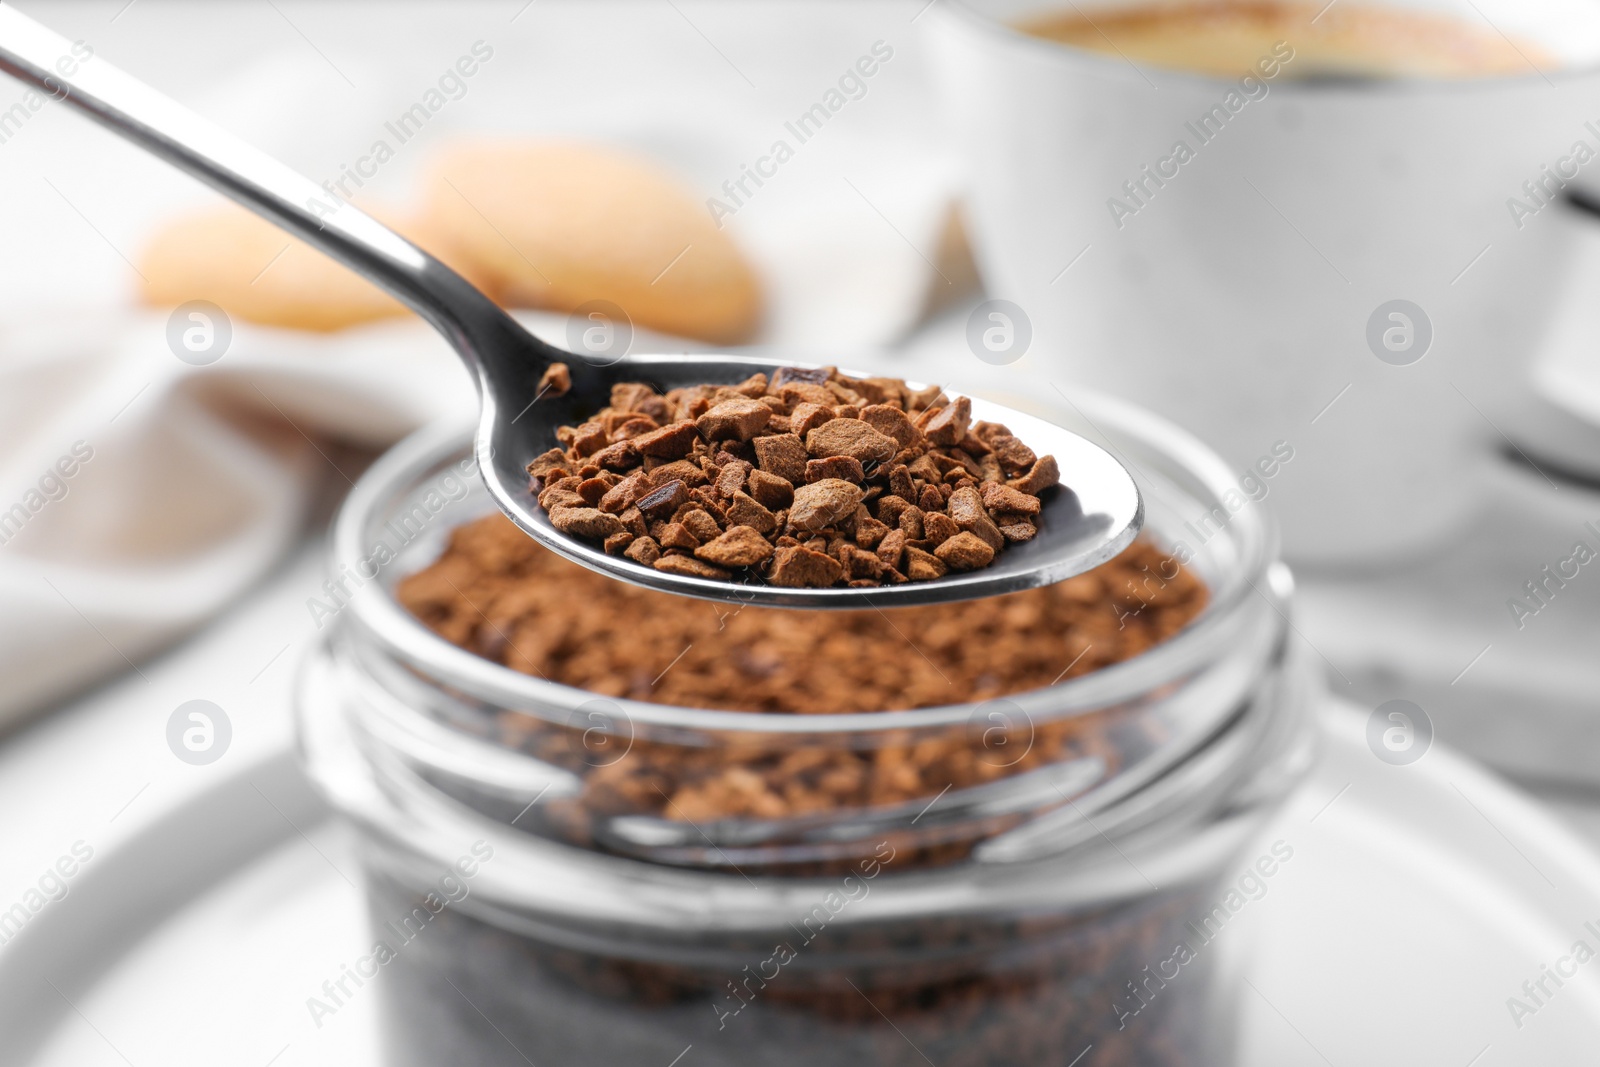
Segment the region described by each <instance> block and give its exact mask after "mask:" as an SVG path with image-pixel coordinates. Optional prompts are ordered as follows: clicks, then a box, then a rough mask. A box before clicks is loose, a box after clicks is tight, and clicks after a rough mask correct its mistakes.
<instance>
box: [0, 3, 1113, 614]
mask: <svg viewBox="0 0 1600 1067" xmlns="http://www.w3.org/2000/svg"><path fill="white" fill-rule="evenodd" d="M72 56H73V53H72V45H71V43H70V42H68V41H67V40H65V39H64V38H62V37H60V36H59V35H57V34H55V33H53V32H52V31H50V30H48V29H46V28H45V27H43V26H40V25H39V24H38V23H36V22H34V21H33V20H31V19H29V18H27V17H26V16H24V15H22V14H21V13H19V12H18V11H17V10H16V9H15V8H13V7H11V6H10V5H7V4H0V70H4V71H5V72H6V73H8V74H11V75H13V76H14V77H16V78H19V79H21V80H22V81H24V82H27V83H29V84H31V85H33V86H35V87H37V88H39V89H41V90H42V91H44V92H45V93H47V94H49V95H50V96H51V97H52V98H54V99H57V100H60V101H62V102H63V103H66V104H69V105H71V106H72V107H75V108H77V109H79V110H80V111H83V112H85V113H87V114H88V115H90V116H91V117H92V118H94V119H95V120H96V121H98V122H100V123H101V124H102V125H104V126H106V127H108V128H109V129H111V130H112V131H113V132H115V133H118V134H121V135H122V136H123V137H125V138H127V139H128V140H129V141H132V142H133V143H134V144H136V145H138V146H139V147H141V148H143V149H145V150H146V151H148V152H151V153H153V154H154V155H157V156H160V157H161V158H162V159H165V160H166V161H167V162H169V163H172V164H173V165H175V166H177V167H178V168H179V169H181V170H185V171H187V172H189V173H190V174H191V175H193V176H194V177H196V178H199V179H200V180H201V181H203V182H205V183H206V184H208V185H211V186H212V187H214V188H215V189H217V190H218V191H220V192H221V193H223V194H224V195H226V196H229V197H232V198H233V199H234V200H236V201H238V202H239V203H241V204H243V205H244V206H245V207H248V208H250V209H251V210H253V211H255V212H256V213H257V214H259V215H261V216H263V217H264V218H266V219H267V220H268V221H270V222H272V223H274V224H275V225H277V226H280V227H282V228H283V229H284V230H285V231H287V232H289V233H291V234H293V235H294V236H296V237H299V238H301V239H302V240H304V241H306V242H307V243H309V244H311V245H313V246H315V247H316V248H318V249H320V250H322V251H323V252H325V253H327V254H328V255H330V256H332V257H333V258H334V259H336V260H338V261H339V262H341V263H343V264H345V265H346V266H348V267H349V268H351V269H352V270H354V271H356V272H357V273H359V274H361V275H363V276H364V277H366V278H368V279H369V280H371V281H372V282H374V283H375V284H377V285H378V286H380V287H381V288H383V289H384V290H386V291H387V292H389V293H390V294H391V295H393V296H394V297H396V298H397V299H399V300H400V301H402V302H403V303H405V304H406V305H408V306H409V307H410V308H411V309H412V310H414V311H415V312H416V313H417V314H418V315H421V316H422V317H423V318H424V319H426V320H427V321H428V322H429V323H430V324H432V326H433V327H434V329H436V330H438V331H439V332H440V333H441V334H443V335H444V337H445V340H447V341H448V342H449V343H450V346H451V347H452V348H454V349H455V350H456V353H457V354H458V355H460V357H461V359H462V361H463V362H464V363H466V365H467V367H468V369H469V370H471V371H472V374H473V377H474V379H475V381H476V382H477V385H478V395H479V398H480V401H481V405H482V414H481V418H480V421H479V424H478V432H477V445H476V450H477V458H478V466H479V469H480V471H481V472H482V474H483V478H484V481H485V483H486V484H487V485H488V487H489V491H490V493H491V494H492V495H493V497H494V499H495V502H496V503H497V504H498V505H499V506H500V509H501V510H502V511H504V512H505V513H506V515H508V516H509V517H510V518H511V519H512V521H514V522H515V523H516V524H517V525H518V526H520V527H521V528H522V529H523V530H525V531H527V533H528V534H530V535H531V536H532V537H534V538H535V539H536V540H538V541H539V542H540V543H541V544H543V545H545V546H546V547H547V548H550V549H552V550H553V551H555V552H557V553H559V554H561V555H563V556H566V557H567V558H568V559H571V560H574V561H575V562H578V563H581V564H583V565H584V566H586V567H590V568H593V569H594V570H597V571H601V572H603V573H605V574H608V575H611V576H612V577H614V578H620V579H621V580H623V581H626V582H633V583H635V584H638V585H645V586H650V587H652V588H655V589H660V590H664V591H666V592H669V593H678V594H682V595H684V596H693V597H700V598H703V599H706V600H720V601H737V602H740V603H746V604H764V605H771V606H777V607H805V608H868V607H880V608H881V607H891V606H895V607H899V606H905V605H910V604H930V603H939V602H945V601H955V600H967V599H971V598H974V597H984V596H993V595H996V594H999V593H1007V592H1012V591H1015V590H1018V589H1027V588H1030V587H1033V586H1040V585H1047V584H1050V583H1053V582H1057V581H1060V580H1062V579H1064V578H1069V577H1071V576H1072V575H1075V574H1080V573H1082V572H1083V571H1086V570H1088V569H1090V568H1091V567H1094V566H1096V565H1098V564H1100V563H1103V562H1105V561H1106V560H1108V559H1110V558H1111V557H1112V556H1115V555H1116V554H1117V553H1118V552H1120V551H1122V549H1124V548H1125V547H1127V545H1128V544H1129V543H1131V542H1132V541H1133V539H1134V537H1135V536H1136V535H1137V534H1138V532H1139V529H1140V526H1141V524H1142V523H1143V518H1144V508H1143V502H1142V500H1141V499H1140V496H1139V491H1138V489H1137V487H1136V486H1135V485H1134V482H1133V479H1132V477H1130V476H1129V474H1128V472H1127V471H1126V470H1125V469H1123V467H1122V465H1121V464H1120V463H1118V462H1117V461H1116V460H1115V459H1113V458H1112V457H1111V456H1110V455H1109V454H1108V453H1106V452H1105V451H1104V450H1102V449H1101V448H1099V447H1098V446H1096V445H1094V444H1092V443H1090V442H1089V441H1086V440H1084V439H1083V438H1081V437H1079V436H1078V435H1076V434H1073V433H1070V432H1068V431H1066V430H1064V429H1062V428H1060V427H1058V426H1053V425H1051V424H1049V423H1047V422H1045V421H1043V420H1042V419H1038V418H1035V417H1033V416H1030V415H1026V414H1023V413H1021V412H1018V411H1012V410H1010V409H1007V408H1003V407H1000V406H998V405H995V404H990V403H986V402H984V401H981V400H978V399H976V398H974V399H973V400H972V410H973V415H974V417H975V418H978V419H985V420H988V421H990V422H1000V423H1005V424H1006V425H1007V426H1009V427H1010V428H1011V430H1012V431H1013V432H1014V433H1015V434H1016V435H1017V437H1018V438H1020V439H1021V440H1022V441H1024V442H1026V443H1027V444H1028V445H1029V446H1030V447H1032V448H1033V449H1034V450H1035V451H1036V452H1037V453H1039V454H1040V455H1044V454H1046V453H1051V454H1054V455H1055V457H1056V459H1057V460H1058V461H1059V463H1060V465H1061V471H1062V478H1063V480H1064V483H1065V484H1064V485H1062V486H1060V487H1057V488H1055V489H1049V490H1046V491H1045V496H1044V507H1043V510H1042V512H1041V514H1040V516H1039V534H1038V536H1037V537H1035V538H1034V539H1033V540H1032V541H1029V542H1027V543H1025V544H1021V545H1012V546H1010V547H1008V548H1007V549H1006V550H1005V551H1003V552H1001V553H1000V554H999V555H998V556H997V557H996V559H995V562H994V563H993V564H992V565H991V566H989V567H986V568H984V569H982V570H978V571H973V572H969V573H965V574H953V575H950V576H948V577H945V578H940V579H937V580H935V581H930V582H911V583H905V584H901V585H896V586H885V587H882V588H873V589H850V588H844V589H789V588H780V587H778V586H772V585H766V584H761V583H760V582H759V580H757V579H752V580H750V581H747V582H718V581H711V580H707V579H704V578H690V577H684V576H681V575H675V574H668V573H665V572H663V571H658V570H654V569H651V568H647V567H643V566H641V565H639V564H637V563H635V562H633V561H632V560H628V559H622V558H618V557H613V556H608V555H606V554H605V553H604V552H603V551H601V550H600V549H599V548H597V547H594V546H591V545H588V544H584V543H582V542H579V541H576V540H574V539H572V538H569V537H567V536H566V535H565V534H562V533H561V532H559V531H558V530H556V529H555V528H554V527H553V526H551V524H550V520H549V517H548V516H547V515H546V514H545V512H544V511H543V509H541V508H540V507H539V506H538V502H537V500H536V498H535V495H534V494H533V493H532V492H531V491H530V489H529V484H528V475H527V470H526V465H527V463H528V462H529V461H530V460H531V459H532V458H533V457H535V456H537V455H539V454H540V453H541V452H544V451H545V450H547V449H549V448H551V447H553V446H554V445H555V444H556V443H557V442H556V428H557V427H559V426H562V425H570V424H573V423H578V422H582V421H583V420H584V418H585V417H586V416H587V415H589V414H592V413H593V412H596V411H598V410H599V409H600V408H603V407H605V406H606V404H607V403H608V401H609V398H610V393H611V386H612V385H613V384H615V383H617V382H627V381H645V382H649V383H650V384H652V385H654V386H655V387H657V388H658V389H661V390H663V391H664V390H667V389H672V388H677V387H679V386H689V385H698V384H702V383H711V384H729V385H731V384H734V383H737V382H741V381H744V380H745V379H746V378H749V377H750V376H751V375H753V374H756V373H758V372H762V373H766V374H767V375H768V376H769V377H770V376H771V375H772V374H773V373H774V372H776V371H777V370H778V369H779V368H780V367H783V366H797V365H798V364H792V363H784V362H781V361H778V360H772V359H762V358H758V357H754V356H747V355H734V354H719V355H659V356H634V357H629V358H626V359H623V360H621V361H618V362H610V363H608V365H598V364H596V363H595V362H586V361H585V360H584V358H583V357H581V356H575V355H573V354H570V353H567V352H563V351H561V350H560V349H557V348H554V347H552V346H550V345H547V344H545V343H544V342H543V341H540V340H539V339H538V338H536V337H534V336H533V335H532V334H530V333H528V331H527V330H525V329H523V327H522V326H520V325H519V324H518V323H517V322H516V321H515V320H514V319H512V318H511V316H510V315H508V314H506V313H505V312H504V311H503V310H501V309H500V308H499V307H498V306H497V305H496V304H495V303H494V302H493V301H492V300H490V299H489V298H488V297H487V296H485V295H484V294H483V293H481V292H479V291H478V290H477V289H475V288H473V287H472V286H471V285H469V284H468V283H467V281H466V280H465V279H463V278H462V277H461V276H460V275H459V274H457V273H455V272H454V271H452V270H451V269H450V268H448V267H446V266H445V265H444V264H442V263H440V262H439V261H438V260H437V259H434V258H433V257H432V256H430V255H428V253H426V252H424V251H422V250H421V249H419V248H417V247H416V246H415V245H413V244H411V243H410V242H409V241H407V240H405V239H404V238H403V237H401V236H399V235H398V234H396V233H394V232H393V231H391V230H389V229H387V228H386V227H384V226H382V225H380V224H379V223H377V222H376V221H374V220H373V219H372V218H370V217H369V216H367V215H364V214H362V213H361V212H360V211H358V210H357V209H356V208H354V207H351V206H350V205H348V204H345V205H342V206H340V207H339V208H338V209H337V210H336V211H334V212H333V213H332V214H319V212H318V211H314V210H313V207H312V205H317V207H318V208H319V209H321V210H322V211H325V210H326V199H327V198H326V195H325V193H324V190H323V189H322V188H321V187H319V186H317V185H315V184H314V183H312V182H311V181H309V180H308V179H306V178H304V177H302V176H301V175H299V174H296V173H295V172H294V171H292V170H290V169H289V168H288V167H286V166H284V165H283V164H282V163H279V162H278V161H277V160H275V159H273V158H271V157H270V156H267V155H266V154H265V153H262V152H260V151H258V150H256V149H254V148H252V147H250V146H249V145H247V144H245V143H244V142H243V141H240V140H239V139H238V138H236V137H234V136H232V135H231V134H228V133H226V132H224V131H223V130H221V129H219V128H217V127H216V126H214V125H212V124H211V123H209V122H207V121H205V120H204V119H202V118H200V117H199V116H198V115H195V114H194V113H193V112H191V111H189V110H188V109H187V108H185V107H183V106H182V105H180V104H178V103H177V102H176V101H173V100H171V99H169V98H167V97H166V96H163V95H162V94H160V93H158V92H156V91H155V90H153V89H151V88H150V87H149V86H147V85H145V84H144V83H142V82H140V81H139V80H138V79H136V78H133V77H131V76H129V75H127V74H124V73H123V72H122V71H120V70H117V69H116V68H114V67H112V66H111V65H110V64H109V63H107V62H106V61H105V60H103V59H100V58H99V57H95V58H93V59H91V60H88V61H82V62H79V61H74V60H73V59H72ZM69 71H70V73H68V72H69ZM552 362H563V363H566V364H567V365H568V366H569V367H570V368H571V371H572V388H571V390H570V391H569V392H568V393H566V394H565V395H563V396H560V397H556V396H544V397H540V396H539V395H538V388H537V387H538V382H539V380H540V377H541V375H542V374H543V373H544V370H545V368H546V367H548V366H549V365H550V364H551V363H552Z"/></svg>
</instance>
